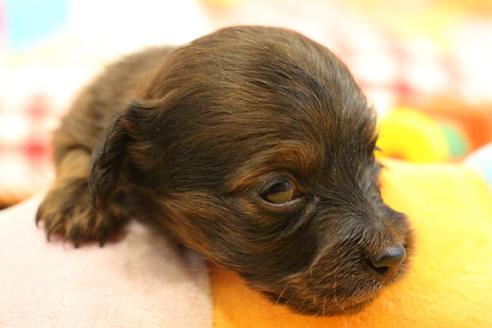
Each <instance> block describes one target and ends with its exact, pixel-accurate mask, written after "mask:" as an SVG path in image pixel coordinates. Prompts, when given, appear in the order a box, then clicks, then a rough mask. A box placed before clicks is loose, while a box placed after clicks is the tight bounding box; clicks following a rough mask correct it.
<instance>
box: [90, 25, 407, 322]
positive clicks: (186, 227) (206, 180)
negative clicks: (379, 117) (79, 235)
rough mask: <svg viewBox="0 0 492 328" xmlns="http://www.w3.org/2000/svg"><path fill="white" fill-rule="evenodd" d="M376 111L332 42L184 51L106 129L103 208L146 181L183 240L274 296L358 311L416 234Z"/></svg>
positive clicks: (256, 41) (245, 38) (202, 44)
mask: <svg viewBox="0 0 492 328" xmlns="http://www.w3.org/2000/svg"><path fill="white" fill-rule="evenodd" d="M376 137H377V136H376V133H375V114H374V112H373V111H372V110H371V109H370V108H369V107H368V105H367V103H366V100H365V98H364V96H363V94H362V93H361V90H360V89H359V88H358V86H357V85H356V83H355V82H354V80H353V78H352V76H351V75H350V73H349V72H348V70H347V69H346V68H345V66H344V65H343V64H342V63H341V62H340V61H339V60H338V59H337V58H336V57H335V56H334V55H333V54H332V53H331V52H329V51H328V50H327V49H326V48H324V47H322V46H321V45H319V44H317V43H315V42H313V41H311V40H309V39H307V38H305V37H303V36H302V35H300V34H298V33H295V32H292V31H288V30H283V29H276V28H266V27H235V28H228V29H224V30H221V31H218V32H216V33H214V34H211V35H209V36H206V37H203V38H201V39H198V40H196V41H194V42H192V43H191V44H189V45H187V46H185V47H182V48H180V49H178V50H176V51H175V52H174V53H173V54H171V55H170V56H169V58H167V60H166V61H165V63H164V65H163V67H162V69H161V70H160V72H159V73H158V74H157V75H156V77H155V79H154V80H153V81H151V82H150V83H149V84H148V87H147V89H146V92H145V95H144V97H143V99H142V100H141V101H139V102H134V103H132V105H131V106H130V108H129V109H128V110H127V112H126V113H125V114H123V115H122V116H120V117H119V118H118V119H117V120H116V121H115V123H114V125H113V126H112V127H111V128H110V129H109V132H108V136H107V139H106V140H105V142H104V144H103V146H102V148H101V151H99V152H98V154H97V155H96V158H95V161H94V165H93V169H92V176H93V179H92V181H93V191H94V199H95V202H96V205H97V207H99V208H101V207H104V206H105V204H106V203H107V201H108V199H109V198H110V197H111V194H112V191H114V190H117V189H118V188H119V187H124V186H125V185H132V186H136V187H137V189H138V190H140V192H142V193H145V194H146V195H148V197H149V198H150V199H152V201H153V202H154V203H155V204H156V207H157V208H158V209H159V212H160V214H161V215H160V220H161V221H162V223H163V224H164V226H165V227H166V229H167V230H169V231H170V232H171V233H172V234H173V235H175V236H176V237H177V238H178V240H179V241H181V242H182V243H184V244H186V245H188V246H189V247H191V248H193V249H195V250H197V251H199V252H200V253H202V254H203V255H205V256H206V257H207V258H208V259H209V260H210V261H213V262H215V263H218V264H220V265H223V266H225V267H227V268H229V269H231V270H234V271H235V272H237V273H238V274H240V275H241V276H242V277H243V278H244V279H246V281H247V282H248V283H249V284H250V285H251V286H252V287H253V288H256V289H258V290H260V291H262V292H263V293H264V294H265V295H267V296H268V297H270V298H271V299H272V301H274V302H278V303H280V304H286V305H288V306H289V307H290V308H292V309H293V310H295V311H297V312H300V313H306V314H316V315H333V314H338V313H347V312H352V311H355V310H358V309H360V308H362V307H363V306H364V305H365V304H367V303H368V302H370V301H371V300H372V299H373V298H374V297H375V296H376V295H377V294H378V291H379V290H380V289H381V288H382V287H383V286H385V285H386V284H388V283H390V282H392V281H394V280H395V279H396V278H398V277H399V276H400V275H401V273H402V272H404V271H405V269H406V268H407V258H408V256H405V253H406V252H407V253H408V252H409V250H410V248H411V242H412V238H411V233H410V229H409V226H408V223H407V221H406V219H405V217H404V215H402V214H401V213H398V212H395V211H394V210H392V209H391V208H389V207H388V206H387V205H385V204H384V202H383V201H382V199H381V195H380V192H379V189H378V172H379V169H380V167H379V165H378V163H377V162H376V161H375V159H374V148H375V142H376Z"/></svg>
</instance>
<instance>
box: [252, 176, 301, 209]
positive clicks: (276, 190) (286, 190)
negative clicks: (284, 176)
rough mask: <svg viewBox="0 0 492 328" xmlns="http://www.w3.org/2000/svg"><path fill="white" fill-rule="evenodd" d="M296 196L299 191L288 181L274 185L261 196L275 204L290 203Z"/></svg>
mask: <svg viewBox="0 0 492 328" xmlns="http://www.w3.org/2000/svg"><path fill="white" fill-rule="evenodd" d="M296 196H297V190H296V188H295V186H294V185H293V184H292V183H291V182H289V181H287V180H285V181H281V182H277V183H274V184H273V185H271V186H270V187H269V188H268V190H267V191H265V192H264V193H262V194H261V197H262V198H263V199H264V200H266V201H267V202H270V203H273V204H284V203H287V202H290V201H291V200H293V199H294V197H296Z"/></svg>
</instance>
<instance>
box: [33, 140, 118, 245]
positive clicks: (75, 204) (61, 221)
mask: <svg viewBox="0 0 492 328" xmlns="http://www.w3.org/2000/svg"><path fill="white" fill-rule="evenodd" d="M90 156H91V155H90V154H89V153H88V152H87V151H86V150H84V149H80V148H79V149H74V150H70V151H68V152H67V153H65V155H64V156H63V158H62V159H61V160H60V161H59V163H58V165H57V177H56V180H55V183H54V185H53V187H52V188H51V190H50V191H49V192H48V194H47V195H46V196H45V198H44V200H43V202H42V203H41V205H40V207H39V209H38V212H37V214H36V222H37V223H38V222H42V223H43V224H44V228H45V231H46V235H47V237H48V240H49V238H50V236H51V235H52V234H59V235H61V236H62V237H64V238H65V239H66V240H70V241H71V242H72V243H73V244H74V245H75V246H76V247H78V246H79V244H80V242H83V241H87V240H97V241H99V243H100V244H101V245H102V244H103V243H104V241H105V239H106V237H107V236H108V234H109V233H110V232H111V231H112V230H114V228H115V227H116V226H118V225H119V224H120V223H121V222H122V221H123V220H124V215H123V214H122V211H121V210H119V208H118V207H117V206H116V205H115V206H109V207H108V209H107V210H105V211H104V212H103V213H96V211H95V209H94V208H93V206H92V203H91V198H90V195H89V192H88V175H89V164H90Z"/></svg>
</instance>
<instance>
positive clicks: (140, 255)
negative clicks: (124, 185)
mask: <svg viewBox="0 0 492 328" xmlns="http://www.w3.org/2000/svg"><path fill="white" fill-rule="evenodd" d="M40 199H41V197H39V196H38V197H35V198H34V199H31V200H29V201H27V202H24V203H22V204H20V205H18V206H16V207H13V208H11V209H8V210H4V211H2V212H0V326H1V327H211V325H212V324H211V320H212V315H211V306H212V305H211V296H210V289H209V281H208V273H207V267H206V265H205V264H204V262H203V261H202V260H201V258H199V257H198V255H196V254H194V253H191V252H190V251H183V250H181V249H179V248H178V247H176V246H175V245H174V244H172V243H171V242H169V241H167V240H166V239H165V238H163V237H161V236H158V235H156V234H155V233H153V232H152V231H151V230H150V229H148V228H147V227H145V226H143V225H142V224H139V223H136V222H131V223H130V224H129V225H128V226H127V228H126V229H125V231H124V233H123V236H122V238H120V240H119V241H117V242H111V243H108V244H107V245H105V246H104V247H103V248H100V247H99V246H98V245H95V244H91V245H83V246H82V247H81V248H79V249H75V248H73V247H72V246H71V245H69V244H68V243H65V244H63V243H62V242H61V241H52V242H50V243H47V242H46V240H45V237H44V233H43V231H42V229H40V228H36V227H35V225H34V213H35V211H36V208H37V205H38V204H39V201H40Z"/></svg>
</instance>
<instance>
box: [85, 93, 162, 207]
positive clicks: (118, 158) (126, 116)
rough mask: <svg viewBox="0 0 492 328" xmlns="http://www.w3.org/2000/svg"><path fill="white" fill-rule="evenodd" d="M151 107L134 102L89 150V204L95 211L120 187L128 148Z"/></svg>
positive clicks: (145, 126) (144, 124)
mask: <svg viewBox="0 0 492 328" xmlns="http://www.w3.org/2000/svg"><path fill="white" fill-rule="evenodd" d="M154 113H155V108H153V107H151V106H146V105H143V104H142V103H139V102H137V101H134V102H132V103H130V105H129V107H128V108H127V110H126V112H124V113H123V114H121V115H119V116H117V117H116V118H115V119H114V120H113V122H112V123H111V124H110V126H109V127H108V128H107V130H106V135H105V137H104V139H103V140H102V141H101V142H100V143H99V144H98V145H97V147H96V148H95V149H94V151H93V155H92V163H91V168H90V174H89V193H90V195H91V198H92V205H93V206H94V208H95V209H96V210H97V211H99V210H102V209H104V208H106V207H107V205H108V203H109V201H110V199H111V196H112V195H113V194H114V193H115V191H117V190H118V189H119V187H120V182H121V180H122V175H123V174H124V171H125V168H126V166H127V165H128V159H129V148H130V147H131V146H132V145H134V144H135V143H138V142H139V141H140V140H139V139H141V136H142V134H144V132H145V130H147V129H148V124H149V121H150V120H151V119H152V118H151V117H152V116H154V115H153V114H154Z"/></svg>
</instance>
